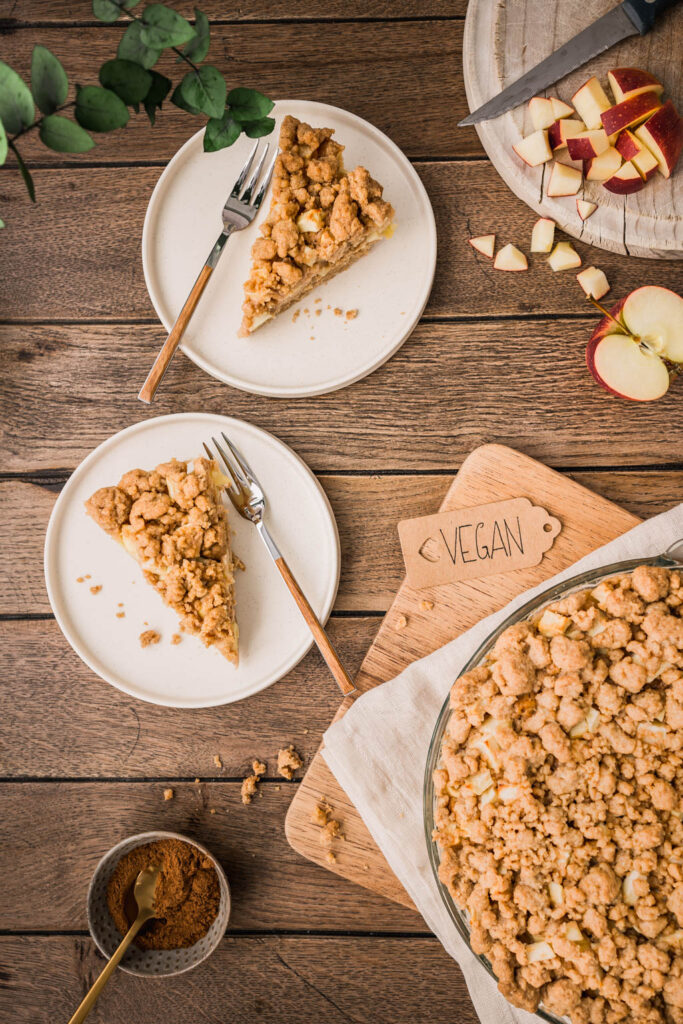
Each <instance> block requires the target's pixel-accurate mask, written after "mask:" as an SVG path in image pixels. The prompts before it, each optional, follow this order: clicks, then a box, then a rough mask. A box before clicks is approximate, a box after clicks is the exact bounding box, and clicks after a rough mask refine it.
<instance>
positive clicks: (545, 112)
mask: <svg viewBox="0 0 683 1024" xmlns="http://www.w3.org/2000/svg"><path fill="white" fill-rule="evenodd" d="M529 114H530V115H531V123H532V125H533V126H534V129H535V130H536V131H538V129H539V128H541V129H542V128H550V125H551V124H552V123H553V121H554V120H555V118H556V117H557V116H558V115H556V114H555V112H554V111H553V105H552V102H551V101H550V100H548V99H546V98H545V96H534V97H533V98H532V99H530V100H529Z"/></svg>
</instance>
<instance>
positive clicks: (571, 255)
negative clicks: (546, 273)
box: [548, 242, 581, 273]
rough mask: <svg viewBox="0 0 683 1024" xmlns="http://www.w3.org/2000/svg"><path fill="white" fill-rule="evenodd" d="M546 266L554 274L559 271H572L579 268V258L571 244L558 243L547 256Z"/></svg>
mask: <svg viewBox="0 0 683 1024" xmlns="http://www.w3.org/2000/svg"><path fill="white" fill-rule="evenodd" d="M548 265H549V266H550V269H551V270H554V271H555V273H557V271H559V270H572V269H573V268H574V267H580V266H581V257H580V256H579V254H578V252H577V251H576V249H575V248H574V246H573V245H572V244H571V242H558V243H557V245H556V246H555V248H554V249H553V251H552V252H551V254H550V256H548Z"/></svg>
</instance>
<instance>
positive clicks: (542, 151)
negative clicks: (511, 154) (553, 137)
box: [512, 130, 553, 167]
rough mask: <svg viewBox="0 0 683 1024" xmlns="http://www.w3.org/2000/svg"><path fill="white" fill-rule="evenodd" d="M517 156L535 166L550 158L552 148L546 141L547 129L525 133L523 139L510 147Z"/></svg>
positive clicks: (530, 165)
mask: <svg viewBox="0 0 683 1024" xmlns="http://www.w3.org/2000/svg"><path fill="white" fill-rule="evenodd" d="M512 148H513V149H514V151H515V153H516V154H517V156H518V157H519V158H520V159H521V160H523V161H524V163H525V164H528V165H529V167H537V166H538V165H539V164H544V163H545V162H546V160H552V156H553V154H552V150H551V149H550V145H549V143H548V133H547V131H540V130H539V131H537V132H534V133H533V134H532V135H527V137H526V138H525V139H521V141H520V142H516V143H515V145H514V146H513V147H512Z"/></svg>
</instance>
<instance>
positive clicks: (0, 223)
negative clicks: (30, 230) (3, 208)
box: [0, 217, 5, 228]
mask: <svg viewBox="0 0 683 1024" xmlns="http://www.w3.org/2000/svg"><path fill="white" fill-rule="evenodd" d="M4 227H5V222H4V220H3V219H2V218H1V217H0V228H4Z"/></svg>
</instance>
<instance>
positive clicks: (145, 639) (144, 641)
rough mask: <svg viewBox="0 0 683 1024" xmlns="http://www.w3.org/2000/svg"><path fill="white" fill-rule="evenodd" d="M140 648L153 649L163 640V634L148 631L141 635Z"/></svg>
mask: <svg viewBox="0 0 683 1024" xmlns="http://www.w3.org/2000/svg"><path fill="white" fill-rule="evenodd" d="M139 639H140V647H151V646H152V645H153V644H158V643H159V641H160V640H161V633H158V632H157V631H156V629H146V630H145V631H144V633H140V638H139Z"/></svg>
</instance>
